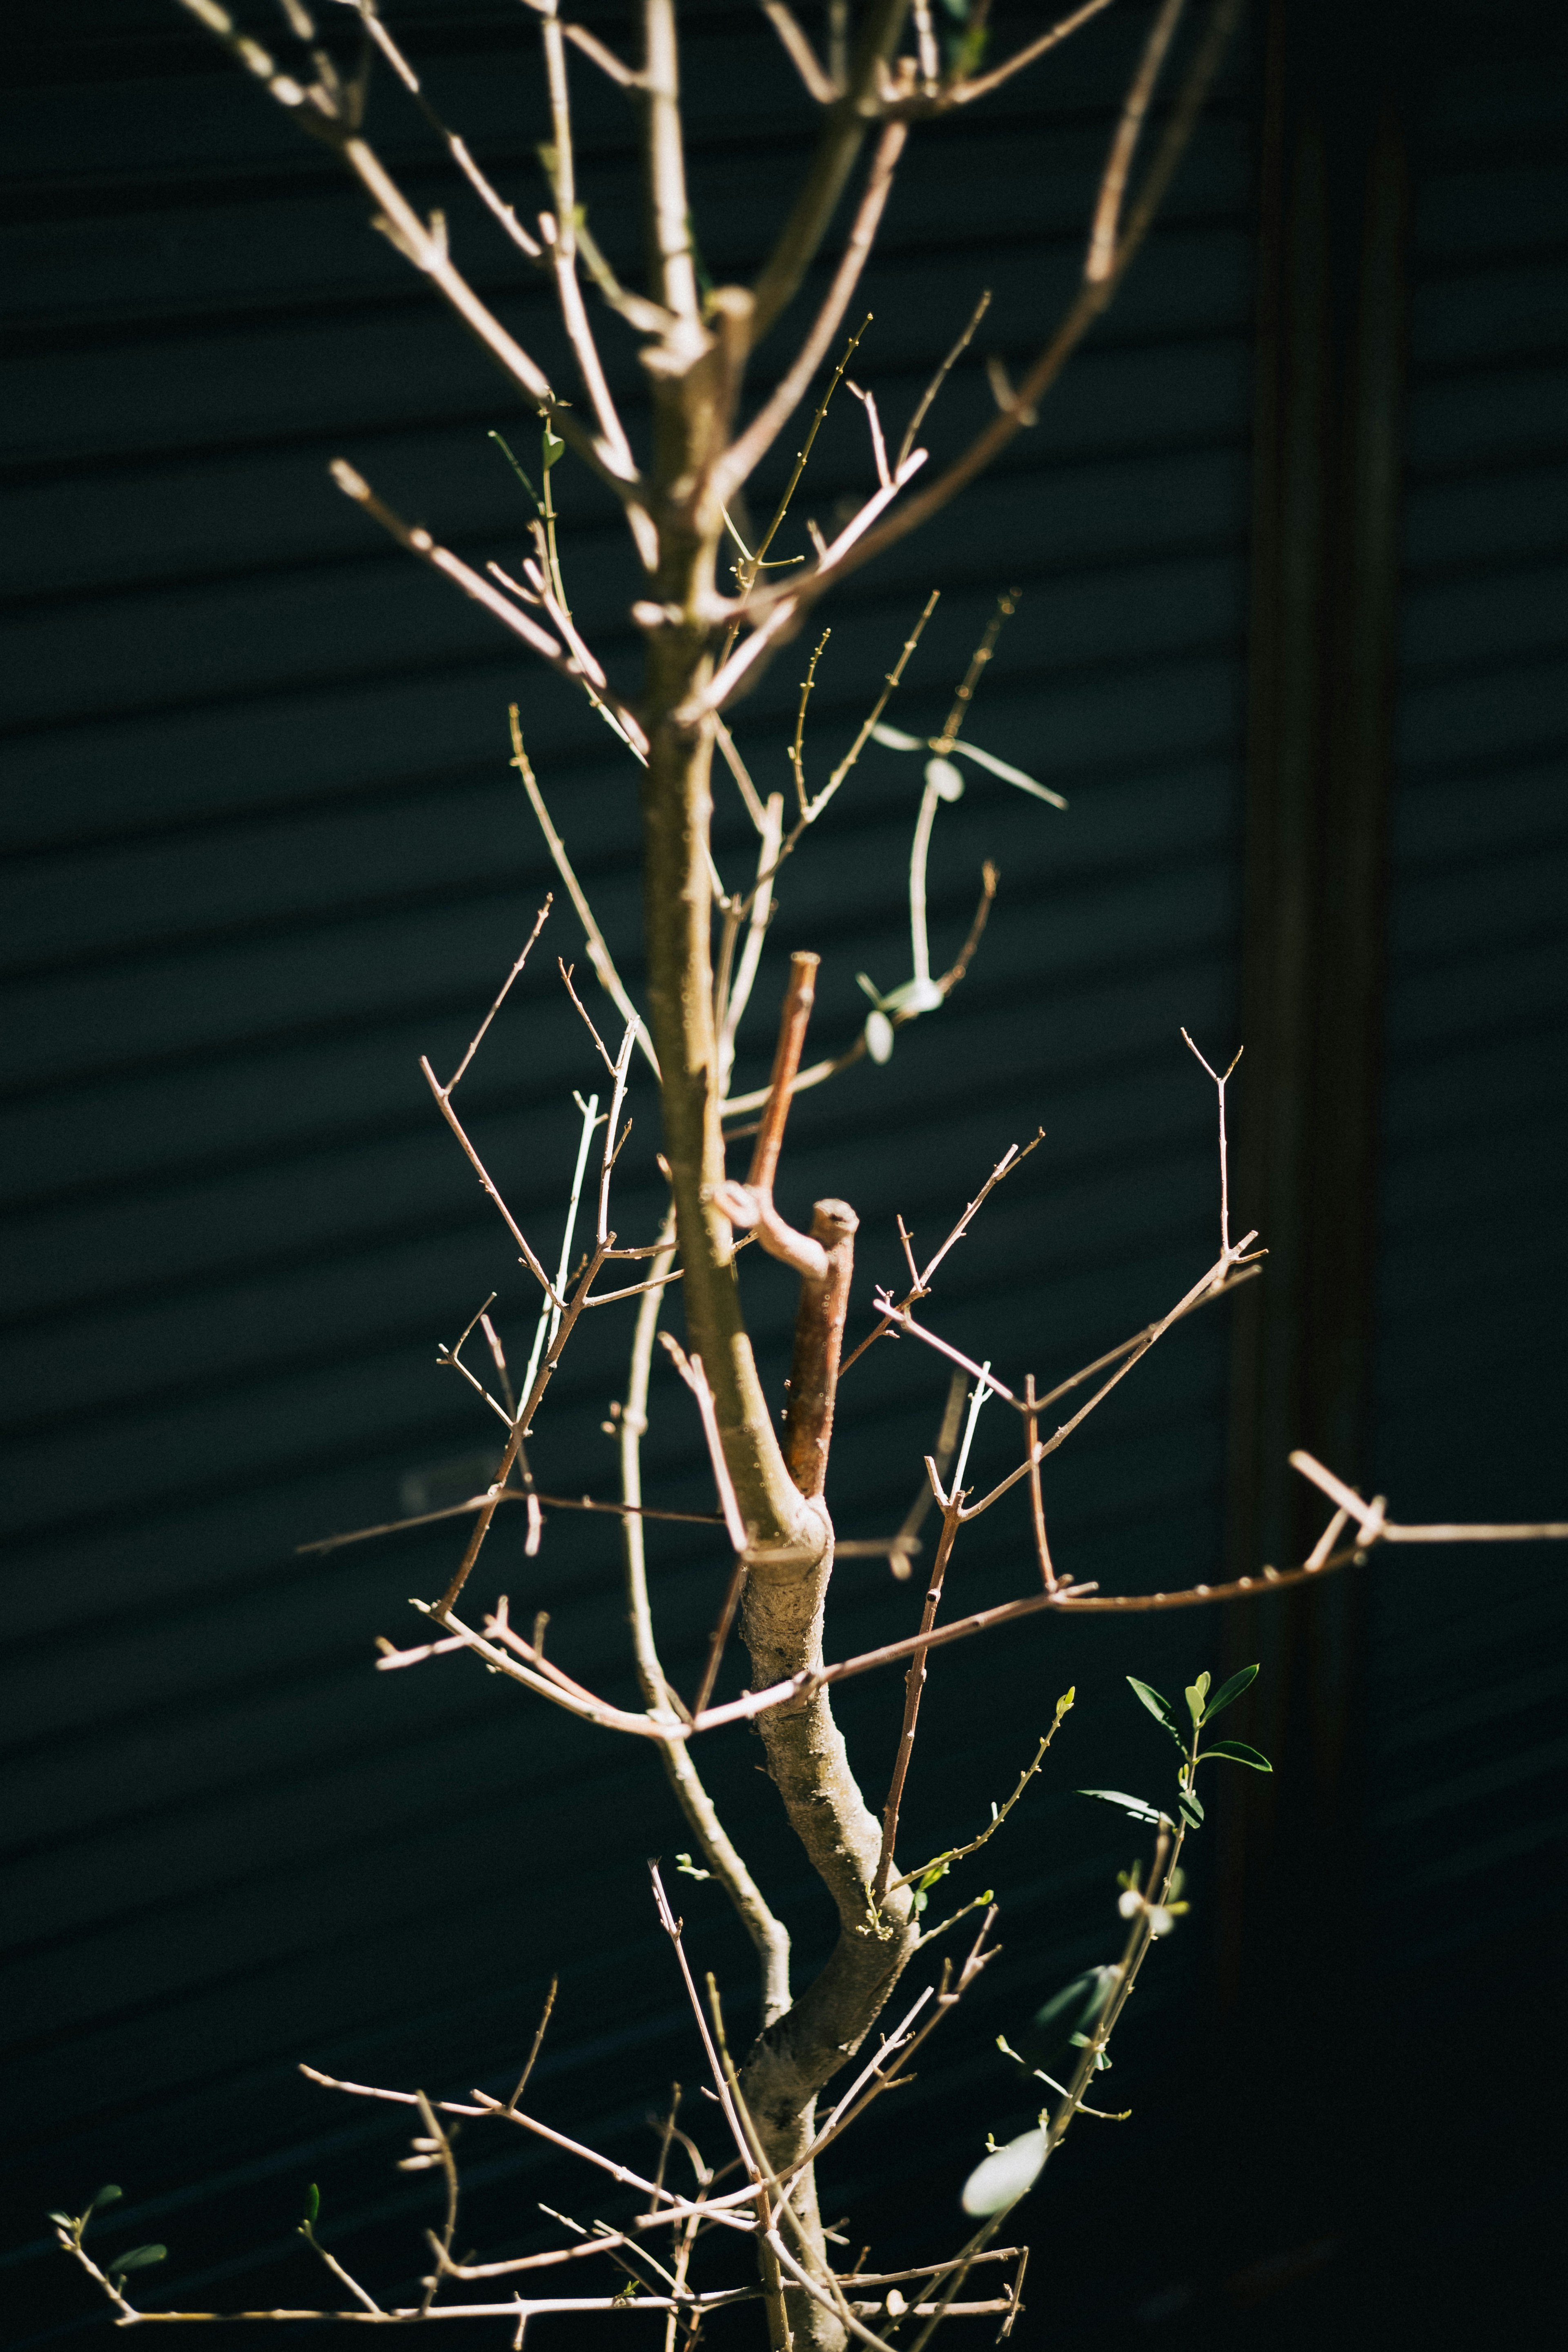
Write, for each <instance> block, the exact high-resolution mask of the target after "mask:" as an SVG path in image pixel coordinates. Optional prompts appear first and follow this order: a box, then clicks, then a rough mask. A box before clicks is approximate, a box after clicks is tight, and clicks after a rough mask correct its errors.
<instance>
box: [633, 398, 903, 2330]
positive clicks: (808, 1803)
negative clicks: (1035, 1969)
mask: <svg viewBox="0 0 1568 2352" xmlns="http://www.w3.org/2000/svg"><path fill="white" fill-rule="evenodd" d="M672 390H673V388H672ZM702 405H703V404H702V403H701V402H699V403H698V404H697V406H698V408H699V411H700V409H701V407H702ZM661 406H662V407H663V409H664V415H663V417H662V419H661V424H662V425H663V427H664V430H663V431H662V432H661V436H660V438H661V441H662V442H663V444H664V446H663V448H662V449H661V456H662V457H665V459H666V463H667V464H668V461H669V459H670V458H672V457H679V458H687V459H689V457H691V456H693V455H694V454H695V452H694V451H693V450H692V448H691V437H692V436H691V434H690V427H691V425H693V424H694V423H696V424H698V425H699V428H700V425H703V424H706V423H708V422H709V419H708V418H706V417H702V416H700V415H699V416H698V417H696V418H694V417H693V415H692V414H691V411H690V409H689V408H688V407H687V406H686V403H685V402H684V401H682V400H681V399H679V395H677V396H675V397H668V398H667V400H666V401H665V402H664V403H662V404H661ZM672 409H673V410H676V411H677V415H676V416H672V415H670V411H671V410H672ZM681 412H684V413H683V414H682V413H681ZM682 425H684V426H685V427H686V428H687V430H686V432H685V433H684V434H683V432H682V430H681V427H682ZM696 437H698V438H705V437H706V436H704V435H703V434H702V433H701V432H700V429H699V433H698V436H696ZM672 444H673V445H674V446H672ZM682 444H684V446H682ZM663 470H664V468H663V467H661V471H663ZM681 476H684V479H685V480H686V481H689V479H690V472H689V470H687V469H686V468H684V467H679V465H677V466H674V467H670V470H669V471H668V472H667V473H666V478H667V479H670V478H680V477H681ZM659 521H660V542H661V548H662V551H663V553H662V559H661V564H660V570H659V573H658V581H657V585H656V587H655V589H654V594H655V595H656V597H657V599H658V603H659V604H660V605H661V606H662V607H663V608H664V611H665V613H666V614H667V615H669V616H670V617H669V618H668V620H667V621H666V623H665V624H664V625H660V626H658V627H657V628H656V629H655V630H654V631H653V633H652V635H651V636H650V640H649V646H648V657H647V675H646V685H645V696H644V703H643V720H644V725H645V726H646V728H647V737H648V762H647V773H646V778H645V781H644V786H643V819H644V833H645V851H646V855H645V866H644V872H645V927H646V940H647V992H648V1013H649V1019H650V1023H651V1026H652V1030H653V1036H654V1043H655V1045H656V1048H657V1050H658V1057H659V1066H660V1070H661V1074H662V1076H661V1088H660V1090H661V1097H662V1104H663V1120H664V1148H665V1153H666V1157H667V1159H668V1163H669V1171H670V1181H671V1185H672V1188H673V1191H674V1195H675V1210H676V1226H677V1234H678V1236H679V1247H680V1262H681V1265H682V1268H683V1270H684V1279H683V1284H682V1296H683V1300H684V1305H685V1310H686V1322H687V1330H688V1335H689V1343H690V1346H691V1349H692V1350H693V1352H694V1353H696V1354H698V1355H700V1357H701V1359H702V1363H703V1368H704V1370H705V1371H706V1372H707V1375H708V1379H709V1382H710V1386H711V1388H712V1391H713V1394H714V1399H715V1402H716V1404H717V1409H718V1419H719V1428H720V1433H721V1438H722V1442H723V1448H724V1456H725V1461H726V1463H727V1465H728V1467H729V1471H730V1475H731V1479H732V1480H733V1482H734V1486H735V1493H736V1496H737V1497H738V1499H739V1502H740V1507H741V1513H742V1517H743V1518H744V1520H745V1522H746V1527H747V1532H748V1535H749V1538H750V1540H751V1543H752V1547H753V1548H754V1549H760V1550H765V1551H773V1552H778V1553H784V1554H786V1555H788V1556H787V1557H786V1558H784V1559H779V1560H776V1561H767V1562H753V1564H752V1568H751V1570H750V1572H749V1574H748V1577H747V1580H746V1591H745V1595H744V1600H743V1602H742V1633H743V1635H744V1638H745V1641H746V1644H747V1647H748V1649H749V1651H750V1653H751V1658H752V1674H753V1677H754V1682H755V1685H756V1686H757V1687H759V1688H760V1687H763V1686H764V1685H767V1684H769V1683H772V1682H774V1681H777V1680H780V1679H782V1678H783V1677H784V1676H785V1675H792V1674H795V1673H796V1672H797V1671H798V1670H799V1669H800V1668H801V1667H803V1666H810V1665H813V1664H818V1663H820V1661H821V1657H822V1623H823V1611H824V1606H825V1602H826V1592H827V1584H828V1579H829V1576H830V1574H831V1571H832V1564H833V1530H832V1524H831V1521H830V1520H829V1518H828V1516H827V1510H826V1505H825V1504H823V1503H821V1502H813V1501H808V1500H807V1499H806V1498H805V1496H803V1495H802V1494H801V1493H800V1492H799V1490H798V1489H797V1487H796V1486H795V1483H794V1481H793V1480H792V1478H791V1476H790V1474H789V1470H788V1467H787V1465H786V1464H785V1461H784V1454H783V1451H782V1449H781V1447H780V1444H779V1440H778V1436H777V1433H776V1430H775V1427H774V1423H773V1415H772V1413H771V1412H770V1409H769V1405H768V1402H767V1398H766V1396H765V1394H764V1392H763V1385H762V1381H761V1380H760V1378H759V1376H758V1372H757V1367H756V1361H755V1358H754V1356H753V1354H752V1343H751V1339H750V1337H749V1336H748V1333H747V1330H746V1327H745V1321H744V1318H743V1315H742V1307H741V1299H740V1292H739V1288H738V1286H737V1281H736V1274H735V1266H734V1261H733V1244H732V1240H731V1229H730V1223H729V1220H728V1219H727V1218H726V1217H724V1216H723V1215H722V1214H721V1213H720V1211H719V1210H718V1209H717V1208H716V1207H715V1205H714V1203H713V1202H712V1200H711V1198H710V1187H711V1186H712V1185H713V1184H715V1183H716V1182H718V1181H719V1180H720V1179H721V1177H722V1176H723V1174H724V1150H723V1139H722V1136H721V1130H720V1124H719V1088H718V1056H717V1041H716V1035H715V1028H714V1020H713V976H712V971H711V966H710V936H711V922H712V885H711V881H710V871H711V869H710V863H709V858H708V855H707V849H708V837H709V824H710V809H711V801H710V756H711V737H710V734H709V733H708V731H707V730H704V729H702V728H700V727H696V728H694V727H691V726H689V725H684V724H679V723H678V722H677V720H676V719H675V717H674V714H675V712H676V711H677V710H679V709H682V708H683V707H685V706H687V705H688V704H689V701H690V699H691V698H692V696H693V695H694V694H695V693H696V692H698V691H699V690H700V688H701V686H702V685H703V683H704V682H705V680H706V678H707V677H708V675H709V672H710V650H709V648H710V643H711V635H710V626H709V622H708V606H709V600H710V592H711V583H712V580H713V573H714V565H715V560H716V541H717V533H716V532H711V531H704V530H700V529H698V528H693V527H690V526H689V524H687V522H686V519H685V517H684V516H682V515H680V514H679V513H672V512H671V510H670V508H669V507H668V506H667V508H666V510H665V513H664V514H663V515H662V516H661V517H660V518H659ZM676 614H679V616H680V617H679V619H677V618H675V617H674V616H675V615H676ZM761 1729H762V1734H763V1748H764V1751H765V1753H766V1757H767V1766H768V1771H769V1773H770V1775H771V1777H772V1779H773V1782H774V1785H775V1786H776V1787H777V1789H778V1790H779V1793H780V1795H781V1797H782V1798H783V1800H784V1808H785V1811H786V1812H787V1813H788V1815H789V1818H790V1821H791V1823H792V1824H793V1826H794V1828H795V1832H796V1833H797V1835H798V1836H799V1837H800V1840H801V1842H802V1843H803V1845H804V1846H805V1850H806V1853H807V1854H808V1856H809V1858H810V1860H811V1862H812V1864H813V1866H814V1867H815V1869H816V1873H817V1874H818V1876H819V1877H820V1878H821V1879H822V1881H823V1883H824V1885H826V1887H827V1889H828V1892H829V1893H830V1894H831V1895H832V1896H833V1899H834V1903H835V1905H836V1906H837V1912H838V1919H839V1933H838V1938H837V1944H836V1946H835V1948H834V1950H833V1953H832V1955H831V1957H830V1958H829V1959H828V1961H827V1963H826V1967H825V1968H824V1969H822V1971H821V1973H820V1974H819V1975H818V1976H817V1978H816V1980H815V1982H814V1983H812V1984H811V1985H809V1986H808V1987H807V1988H806V1990H805V1991H804V1992H803V1993H802V1994H801V1995H800V1996H799V1997H798V1998H797V1999H796V2000H795V2002H794V2004H793V2005H792V2007H791V2008H790V2009H789V2010H787V2011H785V2013H784V2016H783V2017H781V2018H779V2019H778V2020H777V2021H776V2022H775V2023H773V2025H771V2026H769V2027H768V2028H767V2029H766V2030H765V2031H764V2032H763V2033H762V2034H760V2035H759V2036H758V2038H757V2040H756V2042H755V2043H754V2044H753V2046H752V2051H751V2053H750V2054H749V2055H748V2057H747V2059H746V2061H745V2063H744V2066H743V2068H742V2089H743V2092H744V2095H745V2098H746V2101H747V2105H748V2106H749V2108H750V2111H751V2114H752V2119H753V2121H754V2123H755V2126H756V2129H757V2132H758V2135H759V2137H760V2139H761V2141H762V2145H763V2149H764V2150H765V2152H766V2155H767V2157H768V2159H769V2161H770V2163H771V2164H773V2166H774V2167H775V2168H782V2167H784V2166H787V2165H789V2164H791V2163H793V2162H795V2161H797V2160H798V2158H799V2157H800V2155H801V2154H802V2152H803V2151H804V2149H805V2147H808V2146H809V2145H810V2142H811V2138H812V2134H813V2131H814V2128H815V2117H816V2097H817V2094H818V2092H819V2091H821V2090H822V2088H823V2087H824V2085H825V2084H826V2083H827V2082H828V2081H829V2080H830V2079H831V2077H832V2076H833V2075H834V2074H837V2072H838V2071H839V2069H840V2068H841V2067H842V2066H843V2065H844V2063H845V2062H846V2060H847V2058H848V2057H849V2056H851V2055H852V2054H853V2053H854V2052H855V2050H856V2049H857V2048H858V2045H859V2043H860V2042H861V2041H862V2040H863V2039H864V2037H865V2035H866V2034H867V2033H868V2032H869V2030H870V2028H871V2027H872V2025H873V2024H874V2023H875V2021H876V2019H877V2017H878V2015H879V2012H880V2011H881V2009H882V2007H883V2004H884V2003H885V2001H886V2000H887V1999H888V1996H889V1993H890V1992H891V1990H892V1989H893V1986H894V1985H895V1983H896V1982H897V1980H898V1978H899V1975H900V1971H901V1970H902V1969H903V1967H904V1964H905V1962H906V1961H907V1960H908V1958H909V1957H910V1952H911V1951H912V1949H913V1947H914V1942H915V1936H914V1930H913V1927H912V1924H911V1919H910V1895H909V1892H908V1890H907V1889H903V1890H900V1892H899V1894H897V1895H894V1896H893V1897H892V1898H891V1900H890V1902H889V1903H887V1904H885V1905H884V1906H882V1908H881V1910H880V1911H879V1909H878V1906H876V1905H875V1903H874V1902H873V1900H872V1895H871V1885H872V1879H873V1876H874V1874H875V1872H876V1867H877V1859H878V1852H879V1843H880V1831H879V1823H878V1822H877V1820H876V1818H875V1816H874V1815H873V1814H872V1813H871V1811H870V1810H869V1809H868V1806H867V1804H866V1801H865V1799H864V1798H863V1797H862V1795H861V1793H860V1790H859V1788H858V1784H857V1782H856V1780H855V1776H854V1774H853V1772H852V1771H851V1769H850V1767H849V1760H848V1757H847V1753H846V1750H845V1746H844V1740H843V1736H842V1734H841V1733H840V1731H839V1729H838V1727H837V1724H836V1723H835V1721H834V1719H833V1712H832V1708H831V1706H830V1704H829V1701H828V1697H827V1695H826V1692H821V1691H819V1692H817V1693H816V1695H815V1696H813V1697H811V1698H809V1699H807V1700H805V1701H804V1702H803V1703H799V1704H797V1705H795V1706H790V1707H780V1708H775V1709H773V1710H772V1711H771V1712H770V1713H768V1714H767V1715H765V1716H764V1717H763V1718H762V1721H761ZM791 2206H792V2213H791V2214H790V2215H786V2217H785V2218H784V2231H785V2233H786V2242H788V2240H790V2239H792V2238H793V2240H794V2245H793V2247H792V2251H793V2252H795V2258H796V2260H797V2261H802V2262H803V2263H805V2266H806V2267H807V2268H809V2269H810V2270H811V2271H813V2272H814V2273H816V2274H818V2275H826V2273H827V2272H828V2270H829V2267H830V2266H829V2264H828V2262H827V2253H826V2245H825V2243H824V2241H823V2236H822V2226H821V2221H820V2218H819V2215H818V2210H817V2200H816V2184H815V2180H814V2178H813V2175H812V2172H811V2170H810V2168H807V2169H806V2171H805V2172H804V2173H803V2174H802V2176H801V2178H800V2180H799V2181H798V2183H797V2185H796V2187H795V2192H794V2194H793V2197H792V2200H791ZM785 2304H786V2309H787V2315H788V2319H789V2325H790V2329H791V2333H792V2336H793V2338H794V2342H795V2346H796V2347H800V2352H842V2347H844V2345H845V2344H846V2343H847V2331H846V2330H845V2328H844V2326H843V2325H842V2323H841V2321H840V2320H839V2319H838V2318H837V2316H836V2315H835V2314H834V2313H833V2312H831V2311H829V2310H825V2309H824V2307H823V2305H821V2304H820V2303H818V2302H817V2301H816V2299H815V2298H814V2297H812V2296H810V2295H808V2294H806V2293H805V2291H804V2290H802V2289H799V2288H794V2287H792V2288H790V2289H788V2290H787V2291H786V2295H785Z"/></svg>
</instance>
